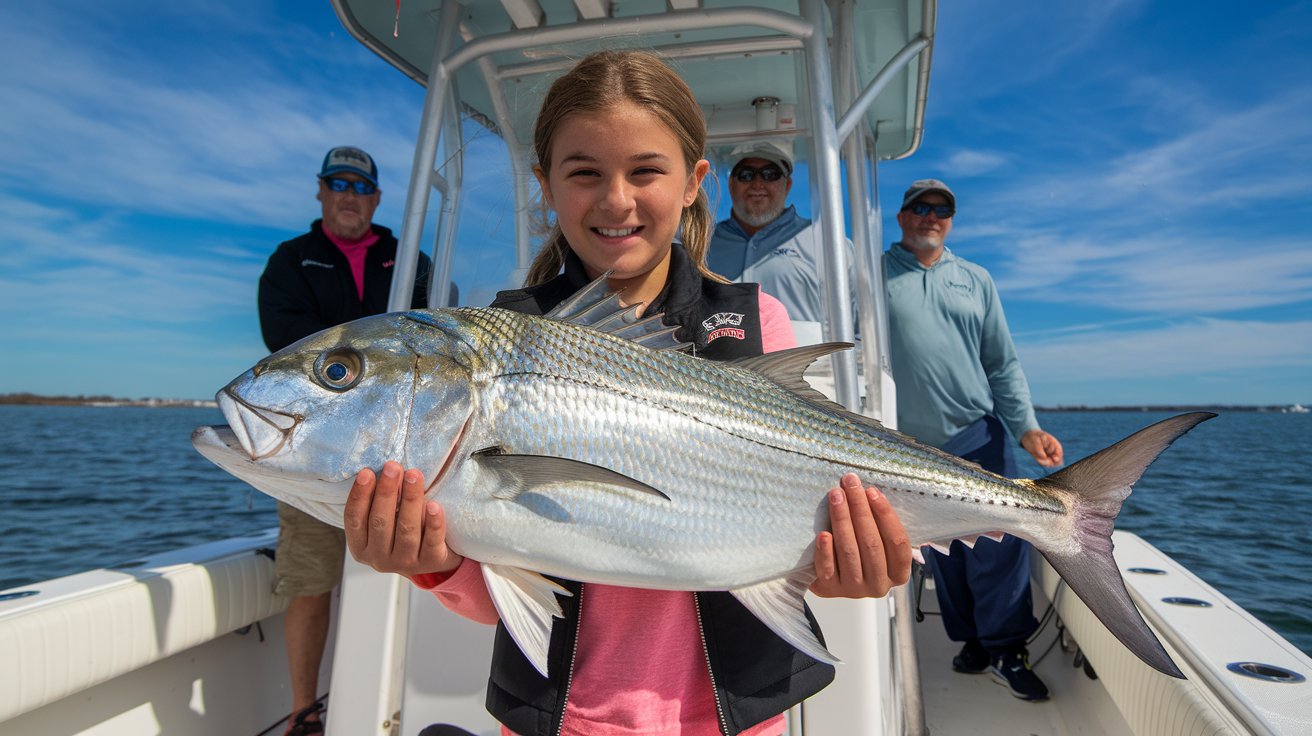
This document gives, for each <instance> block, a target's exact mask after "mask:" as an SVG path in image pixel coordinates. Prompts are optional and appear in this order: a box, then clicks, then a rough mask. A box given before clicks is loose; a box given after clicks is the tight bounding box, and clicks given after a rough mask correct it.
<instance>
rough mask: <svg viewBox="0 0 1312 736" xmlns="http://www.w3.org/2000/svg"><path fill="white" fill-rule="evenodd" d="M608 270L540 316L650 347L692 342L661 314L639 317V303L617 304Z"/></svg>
mask: <svg viewBox="0 0 1312 736" xmlns="http://www.w3.org/2000/svg"><path fill="white" fill-rule="evenodd" d="M610 274H611V272H610V271H607V272H606V273H603V274H602V275H601V276H599V277H598V278H597V279H596V280H595V281H593V282H592V283H590V284H588V285H587V286H585V287H583V288H582V289H579V290H578V291H577V292H575V294H574V295H573V296H571V297H570V298H568V299H566V300H565V301H563V302H561V303H560V304H558V305H556V308H555V309H552V310H551V311H550V312H547V313H546V314H544V315H543V317H546V318H547V319H554V320H557V321H559V322H570V323H572V324H576V325H583V326H585V327H591V328H592V329H594V330H597V331H599V332H605V333H608V334H611V335H616V336H618V337H622V338H624V339H626V340H631V341H633V342H636V343H638V344H639V345H643V346H645V347H649V348H651V349H652V350H683V349H685V348H688V347H690V346H691V345H692V343H688V342H680V341H679V340H677V339H676V338H675V337H674V333H676V332H678V330H679V328H678V327H677V326H676V327H667V326H666V325H665V323H664V322H662V321H661V318H662V317H663V316H664V313H657V314H649V315H647V316H646V317H639V316H638V312H640V311H641V310H642V303H641V302H639V303H638V304H633V305H630V306H627V307H626V306H624V305H622V304H620V293H621V292H618V291H611V290H610V287H609V286H608V285H607V281H606V280H607V279H608V278H609V277H610Z"/></svg>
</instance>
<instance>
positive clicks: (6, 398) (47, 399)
mask: <svg viewBox="0 0 1312 736" xmlns="http://www.w3.org/2000/svg"><path fill="white" fill-rule="evenodd" d="M4 404H18V405H24V404H26V405H35V406H148V407H160V408H170V407H207V408H214V407H216V406H217V404H215V403H214V401H213V400H207V399H159V398H143V399H122V398H116V397H113V396H40V395H38V394H26V393H24V394H0V405H4ZM1304 406H1305V405H1302V404H1266V405H1250V404H1239V405H1232V404H1135V405H1124V406H1086V405H1084V404H1072V405H1065V404H1058V405H1056V406H1036V407H1034V410H1035V411H1134V412H1162V411H1172V412H1184V411H1215V412H1225V411H1256V412H1271V413H1275V414H1305V413H1308V410H1307V409H1306V408H1304Z"/></svg>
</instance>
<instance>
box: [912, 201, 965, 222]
mask: <svg viewBox="0 0 1312 736" xmlns="http://www.w3.org/2000/svg"><path fill="white" fill-rule="evenodd" d="M907 210H910V211H911V214H913V215H915V216H916V217H924V216H925V215H928V214H929V213H931V212H933V213H934V216H935V217H937V218H938V219H940V220H947V219H949V218H951V217H952V216H953V215H955V214H957V211H956V210H955V209H953V208H952V205H950V204H926V203H925V202H915V203H912V204H909V205H907V206H906V207H903V208H902V211H903V212H905V211H907Z"/></svg>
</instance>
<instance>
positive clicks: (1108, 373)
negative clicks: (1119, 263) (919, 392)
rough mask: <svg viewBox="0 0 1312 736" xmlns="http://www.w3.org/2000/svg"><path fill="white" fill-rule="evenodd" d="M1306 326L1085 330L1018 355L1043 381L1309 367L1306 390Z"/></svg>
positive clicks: (1311, 328) (1194, 324) (1221, 323)
mask: <svg viewBox="0 0 1312 736" xmlns="http://www.w3.org/2000/svg"><path fill="white" fill-rule="evenodd" d="M1309 345H1312V321H1297V322H1279V323H1273V322H1260V321H1242V320H1221V319H1191V320H1182V321H1179V322H1177V323H1172V324H1167V325H1165V326H1163V327H1160V328H1156V329H1144V330H1133V331H1125V330H1120V329H1114V330H1113V329H1101V330H1100V329H1091V330H1087V331H1083V332H1080V333H1078V334H1072V335H1066V336H1061V337H1052V338H1048V339H1045V340H1043V341H1042V342H1031V341H1021V342H1019V344H1018V350H1019V351H1020V353H1021V358H1022V360H1023V363H1024V365H1025V372H1026V374H1027V375H1029V376H1031V377H1036V376H1041V377H1044V380H1047V381H1059V382H1078V381H1087V380H1098V381H1109V380H1110V381H1121V380H1124V381H1141V380H1144V379H1157V378H1176V379H1182V380H1190V381H1192V380H1196V379H1197V378H1198V377H1199V376H1205V375H1208V374H1238V375H1244V373H1245V372H1247V371H1256V370H1261V369H1269V368H1271V367H1273V366H1276V367H1287V368H1300V369H1301V368H1308V369H1309V373H1308V374H1307V375H1308V379H1307V380H1306V381H1305V383H1304V387H1305V389H1306V390H1307V391H1309V392H1312V350H1309V349H1308V346H1309Z"/></svg>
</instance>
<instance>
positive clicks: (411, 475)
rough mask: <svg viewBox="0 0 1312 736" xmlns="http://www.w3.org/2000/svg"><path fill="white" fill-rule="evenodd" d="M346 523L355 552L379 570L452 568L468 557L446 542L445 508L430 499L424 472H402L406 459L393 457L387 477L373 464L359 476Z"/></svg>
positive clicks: (349, 500) (419, 572) (441, 570)
mask: <svg viewBox="0 0 1312 736" xmlns="http://www.w3.org/2000/svg"><path fill="white" fill-rule="evenodd" d="M344 527H345V529H346V546H347V548H348V549H350V550H351V556H353V557H355V559H357V560H359V561H360V562H362V563H364V564H366V565H368V566H370V567H372V568H373V569H375V570H377V571H379V572H396V573H400V574H402V575H407V576H414V575H422V574H428V573H446V572H451V571H452V570H454V569H456V568H457V567H459V566H460V563H461V562H462V561H463V560H464V558H463V557H461V556H460V555H458V554H456V553H455V552H453V551H452V550H451V548H450V547H448V546H446V517H445V515H443V513H442V507H441V506H440V505H439V504H438V503H437V502H436V501H426V500H425V499H424V474H423V473H422V472H420V471H418V470H416V469H414V468H411V469H410V470H407V471H405V473H402V472H401V465H400V463H396V462H392V461H388V462H387V463H386V464H385V465H383V474H382V477H381V478H377V477H375V476H374V472H373V471H372V470H369V469H365V470H361V471H360V472H359V473H358V474H357V475H356V476H355V484H354V485H352V486H351V493H350V495H348V496H347V497H346V511H345V514H344Z"/></svg>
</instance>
